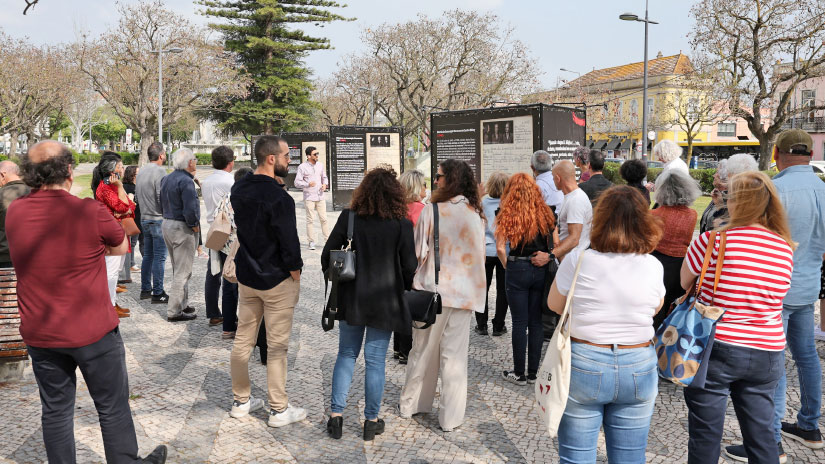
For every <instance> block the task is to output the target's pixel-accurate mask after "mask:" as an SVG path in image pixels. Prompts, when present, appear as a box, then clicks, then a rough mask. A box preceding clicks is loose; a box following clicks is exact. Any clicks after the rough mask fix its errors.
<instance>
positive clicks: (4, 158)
mask: <svg viewBox="0 0 825 464" xmlns="http://www.w3.org/2000/svg"><path fill="white" fill-rule="evenodd" d="M7 159H9V157H8V156H6V155H0V161H6V160H7Z"/></svg>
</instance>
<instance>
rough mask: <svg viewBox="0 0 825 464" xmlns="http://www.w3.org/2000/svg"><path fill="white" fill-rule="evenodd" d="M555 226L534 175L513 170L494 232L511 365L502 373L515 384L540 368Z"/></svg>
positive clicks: (532, 376)
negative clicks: (502, 270) (502, 273)
mask: <svg viewBox="0 0 825 464" xmlns="http://www.w3.org/2000/svg"><path fill="white" fill-rule="evenodd" d="M555 227H556V222H555V219H554V217H553V212H552V211H551V210H550V207H549V206H547V204H546V203H544V198H543V197H542V195H541V190H540V189H539V186H538V185H536V182H535V181H534V180H533V178H532V177H530V176H528V175H527V174H524V173H519V174H514V175H513V176H512V177H511V178H510V180H509V181H507V186H506V187H505V188H504V195H503V197H502V200H501V206H500V210H499V213H498V216H496V231H495V237H496V252H497V255H498V257H499V260H500V261H501V264H502V265H503V266H504V268H505V269H506V272H507V274H506V278H507V301H508V302H509V303H510V315H511V317H512V318H513V333H512V341H513V370H511V371H504V372H502V374H501V375H502V377H503V378H504V380H507V381H508V382H512V383H514V384H516V385H526V384H527V383H528V382H529V383H534V382H535V381H536V373H537V372H538V370H539V361H540V360H541V345H542V343H543V342H544V328H543V325H542V321H541V310H542V307H543V306H544V304H543V302H542V295H543V293H544V285H545V281H546V280H547V271H548V269H547V265H548V264H549V262H550V260H551V259H554V256H553V254H552V252H553V247H552V243H553V229H555ZM508 244H509V248H510V251H509V252H508V251H507V247H508ZM525 351H527V366H526V367H527V370H526V371H525V365H524V358H525Z"/></svg>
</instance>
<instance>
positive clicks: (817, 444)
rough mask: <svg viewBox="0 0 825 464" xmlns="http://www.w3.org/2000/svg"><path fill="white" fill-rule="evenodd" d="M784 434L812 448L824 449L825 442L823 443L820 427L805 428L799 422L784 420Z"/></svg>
mask: <svg viewBox="0 0 825 464" xmlns="http://www.w3.org/2000/svg"><path fill="white" fill-rule="evenodd" d="M782 435H783V436H785V437H788V438H790V439H792V440H796V441H798V442H800V443H802V444H803V445H804V446H807V447H808V448H810V449H822V448H823V447H825V444H824V443H822V434H821V433H820V432H819V429H814V430H804V429H802V428H800V427H799V426H798V425H797V424H791V423H790V422H783V423H782Z"/></svg>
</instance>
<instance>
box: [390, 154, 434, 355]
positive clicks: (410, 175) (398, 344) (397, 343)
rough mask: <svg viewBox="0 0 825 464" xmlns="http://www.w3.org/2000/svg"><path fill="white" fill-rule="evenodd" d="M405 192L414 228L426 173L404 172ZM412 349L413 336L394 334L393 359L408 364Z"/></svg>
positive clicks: (423, 190) (419, 212)
mask: <svg viewBox="0 0 825 464" xmlns="http://www.w3.org/2000/svg"><path fill="white" fill-rule="evenodd" d="M398 180H399V182H401V188H402V190H403V191H404V203H406V204H407V219H409V220H410V222H412V224H413V227H415V224H416V223H417V222H418V217H419V216H420V215H421V210H423V209H424V206H426V205H425V203H424V198H426V196H427V183H426V180H425V179H424V173H423V172H421V171H419V170H418V169H411V170H409V171H404V173H403V174H401V177H400V178H399V179H398ZM410 349H412V334H410V333H402V332H393V334H392V352H393V354H392V357H393V358H395V359H397V360H398V363H399V364H407V360H408V359H409V356H410Z"/></svg>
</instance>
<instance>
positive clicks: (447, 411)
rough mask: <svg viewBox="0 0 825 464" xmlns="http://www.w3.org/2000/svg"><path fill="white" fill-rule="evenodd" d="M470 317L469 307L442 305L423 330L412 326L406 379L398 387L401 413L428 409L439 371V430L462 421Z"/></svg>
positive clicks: (454, 426) (407, 415) (465, 396)
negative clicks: (411, 340) (434, 317)
mask: <svg viewBox="0 0 825 464" xmlns="http://www.w3.org/2000/svg"><path fill="white" fill-rule="evenodd" d="M472 317H473V311H471V310H468V309H459V308H449V307H446V306H445V307H443V308H442V313H441V314H439V315H438V317H437V318H436V319H435V324H433V325H432V326H430V327H429V328H427V329H424V330H418V329H413V345H412V350H411V351H410V355H409V361H408V364H407V380H406V382H405V383H404V388H403V389H402V390H401V405H400V406H401V415H402V416H405V417H409V416H412V415H413V414H417V413H420V412H430V411H432V408H433V399H434V398H435V390H436V385H437V384H438V374H439V371H440V373H441V399H440V401H439V410H438V423H439V425H441V428H442V429H443V430H445V431H451V430H453V429H455V428H456V427H458V426H459V425H461V424H462V423H463V422H464V410H465V408H466V406H467V356H468V355H467V350H468V348H469V345H470V321H471V320H472Z"/></svg>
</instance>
